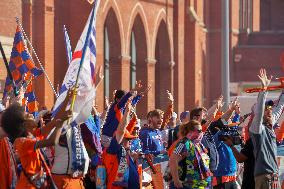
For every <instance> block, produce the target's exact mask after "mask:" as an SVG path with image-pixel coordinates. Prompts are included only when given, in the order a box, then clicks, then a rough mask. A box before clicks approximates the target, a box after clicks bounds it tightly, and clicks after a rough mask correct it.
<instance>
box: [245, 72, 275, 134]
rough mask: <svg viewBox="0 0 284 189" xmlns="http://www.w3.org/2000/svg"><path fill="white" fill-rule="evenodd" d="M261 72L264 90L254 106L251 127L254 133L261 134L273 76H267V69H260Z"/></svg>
mask: <svg viewBox="0 0 284 189" xmlns="http://www.w3.org/2000/svg"><path fill="white" fill-rule="evenodd" d="M259 73H260V74H259V75H258V77H259V79H260V81H261V84H262V88H263V91H262V92H260V93H259V94H258V97H257V103H256V105H255V106H254V111H253V112H254V118H253V120H252V123H251V127H250V128H249V131H250V132H252V133H254V134H261V132H262V130H263V125H262V122H263V115H264V108H265V100H266V96H267V91H266V90H267V87H268V85H269V84H270V82H271V79H272V76H271V77H270V79H268V78H267V75H266V71H265V69H260V72H259Z"/></svg>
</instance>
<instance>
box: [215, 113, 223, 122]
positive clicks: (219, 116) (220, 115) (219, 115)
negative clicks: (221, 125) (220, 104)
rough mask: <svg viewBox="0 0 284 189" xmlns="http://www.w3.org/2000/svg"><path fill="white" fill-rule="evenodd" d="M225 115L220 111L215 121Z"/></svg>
mask: <svg viewBox="0 0 284 189" xmlns="http://www.w3.org/2000/svg"><path fill="white" fill-rule="evenodd" d="M223 114H224V113H223V112H221V111H218V112H217V113H216V115H215V117H214V119H213V121H217V120H218V119H219V118H221V117H222V115H223Z"/></svg>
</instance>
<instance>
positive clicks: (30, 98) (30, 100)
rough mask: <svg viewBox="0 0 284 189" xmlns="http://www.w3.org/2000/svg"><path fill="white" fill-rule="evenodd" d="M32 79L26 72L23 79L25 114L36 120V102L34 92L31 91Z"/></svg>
mask: <svg viewBox="0 0 284 189" xmlns="http://www.w3.org/2000/svg"><path fill="white" fill-rule="evenodd" d="M33 78H34V76H33V75H32V74H31V73H30V72H28V73H27V74H26V76H25V77H24V80H25V85H26V91H25V99H26V112H29V113H30V114H33V116H34V117H35V118H36V117H37V114H38V102H37V100H36V96H35V92H34V89H33V83H32V81H33Z"/></svg>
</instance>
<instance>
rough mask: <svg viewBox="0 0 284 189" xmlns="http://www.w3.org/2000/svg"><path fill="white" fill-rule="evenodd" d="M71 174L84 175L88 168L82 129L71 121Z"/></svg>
mask: <svg viewBox="0 0 284 189" xmlns="http://www.w3.org/2000/svg"><path fill="white" fill-rule="evenodd" d="M67 138H69V137H67ZM70 139H71V146H70V142H68V145H69V149H71V174H72V176H73V177H82V176H84V174H85V173H86V170H87V169H88V163H89V162H88V155H87V153H86V148H85V146H84V143H83V139H82V135H81V129H80V126H79V125H78V124H76V123H75V122H72V123H71V136H70ZM70 147H71V148H70Z"/></svg>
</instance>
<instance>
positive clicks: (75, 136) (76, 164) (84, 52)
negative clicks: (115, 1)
mask: <svg viewBox="0 0 284 189" xmlns="http://www.w3.org/2000/svg"><path fill="white" fill-rule="evenodd" d="M99 4H100V1H99V0H96V1H95V3H94V7H93V9H92V12H91V14H90V16H89V18H88V21H87V23H86V26H85V28H84V30H83V33H82V34H81V37H80V39H79V41H78V43H77V46H76V49H75V51H74V53H73V57H72V61H71V63H70V65H69V67H68V70H67V73H66V75H65V78H64V81H63V85H62V87H61V90H60V95H59V97H58V98H57V100H56V103H55V106H54V109H53V115H55V114H56V113H57V111H58V110H59V107H60V105H61V104H62V102H63V101H64V99H65V98H66V96H67V91H68V89H70V88H72V87H74V86H75V84H76V79H78V84H77V86H78V90H77V91H78V92H77V96H76V100H75V103H74V108H73V117H72V119H71V124H70V126H71V127H70V126H69V125H66V126H64V130H67V131H68V130H69V128H71V130H72V131H71V136H70V142H68V145H69V149H71V150H70V155H71V157H72V158H71V159H70V163H69V164H70V165H72V166H71V173H70V174H72V175H73V176H80V175H84V174H86V173H87V169H88V164H89V160H88V155H86V153H85V152H86V149H85V146H84V143H83V141H82V136H81V132H80V128H79V125H80V124H81V123H84V122H85V121H86V120H87V119H88V117H89V116H90V113H91V110H92V104H93V100H94V98H95V92H96V91H95V64H96V40H95V39H96V29H95V23H96V13H97V10H98V7H99ZM78 73H79V74H78ZM77 77H78V78H77ZM67 133H68V132H67Z"/></svg>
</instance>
